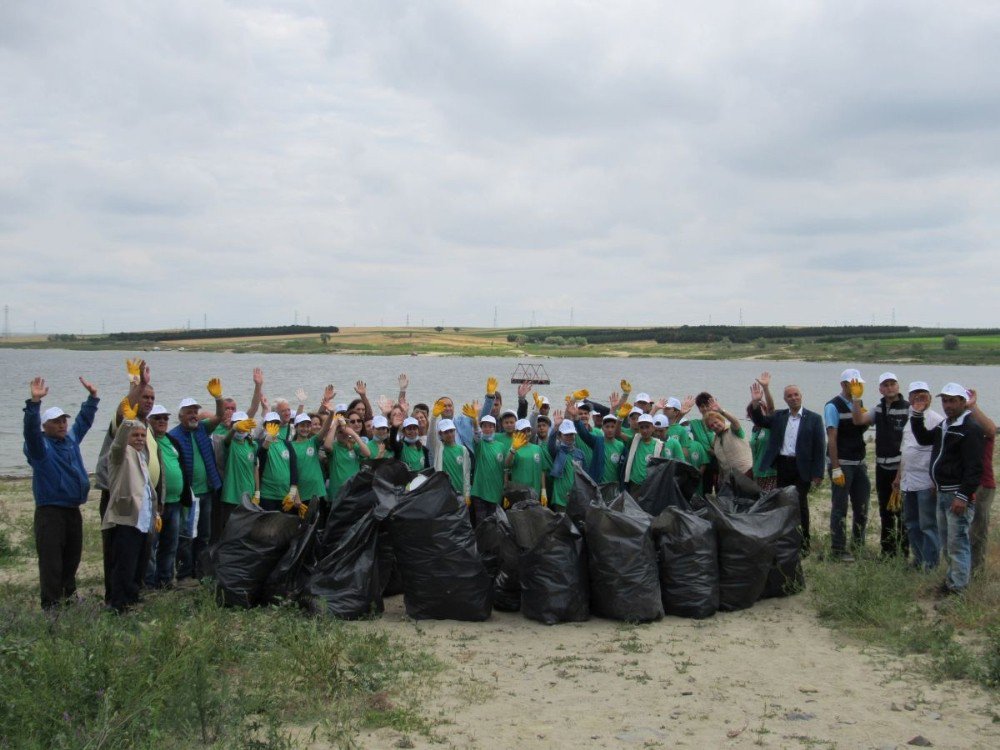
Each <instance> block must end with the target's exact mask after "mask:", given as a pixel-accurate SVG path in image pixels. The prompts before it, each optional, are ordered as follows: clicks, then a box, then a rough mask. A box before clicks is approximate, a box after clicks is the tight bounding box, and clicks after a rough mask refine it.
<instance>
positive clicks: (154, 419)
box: [146, 404, 191, 589]
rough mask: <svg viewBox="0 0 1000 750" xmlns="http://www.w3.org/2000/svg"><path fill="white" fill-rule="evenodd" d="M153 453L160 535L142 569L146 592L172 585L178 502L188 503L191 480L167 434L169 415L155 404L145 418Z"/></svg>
mask: <svg viewBox="0 0 1000 750" xmlns="http://www.w3.org/2000/svg"><path fill="white" fill-rule="evenodd" d="M146 419H147V421H148V423H149V427H150V430H151V432H152V433H153V438H154V439H155V440H156V450H157V452H158V454H159V457H160V477H161V483H162V486H163V492H162V498H161V499H162V501H163V512H162V513H161V514H160V517H161V518H162V519H163V523H162V526H161V528H160V531H159V532H158V533H156V534H154V537H153V543H152V545H151V547H150V555H149V564H148V565H147V567H146V585H147V586H148V587H150V588H158V589H159V588H167V587H169V586H171V585H173V582H174V563H175V561H176V560H177V543H178V541H179V539H180V532H181V504H182V501H183V502H185V503H187V504H188V505H190V503H191V499H190V498H191V477H190V475H189V474H188V472H187V471H186V469H185V467H184V464H183V463H182V462H181V454H180V449H179V446H178V445H177V444H176V440H175V438H173V437H172V436H170V435H168V434H167V427H168V425H169V422H170V412H168V411H167V410H166V408H164V407H163V406H161V405H160V404H155V405H154V406H153V408H152V409H151V410H150V412H149V414H148V415H147V417H146Z"/></svg>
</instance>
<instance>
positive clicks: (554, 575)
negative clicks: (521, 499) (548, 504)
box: [507, 503, 590, 625]
mask: <svg viewBox="0 0 1000 750" xmlns="http://www.w3.org/2000/svg"><path fill="white" fill-rule="evenodd" d="M507 516H508V518H509V519H510V525H511V528H512V530H513V535H514V541H515V542H517V546H518V550H519V554H518V574H519V576H520V579H521V611H522V612H523V613H524V616H525V617H527V618H529V619H531V620H538V621H540V622H544V623H545V624H546V625H554V624H556V623H559V622H582V621H583V620H586V619H587V618H588V617H589V616H590V605H589V599H590V596H589V582H588V577H587V557H586V551H585V550H584V544H583V535H582V534H581V533H580V532H579V530H578V529H577V528H576V526H574V525H573V522H572V521H571V520H570V518H569V516H567V515H566V514H564V513H554V512H552V511H551V510H549V509H548V508H543V507H542V506H541V505H537V504H534V503H520V504H518V505H516V506H514V507H513V508H511V509H510V511H508V513H507Z"/></svg>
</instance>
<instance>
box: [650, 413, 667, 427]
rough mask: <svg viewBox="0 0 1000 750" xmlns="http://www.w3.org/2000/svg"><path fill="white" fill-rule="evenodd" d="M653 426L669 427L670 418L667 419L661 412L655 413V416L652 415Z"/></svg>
mask: <svg viewBox="0 0 1000 750" xmlns="http://www.w3.org/2000/svg"><path fill="white" fill-rule="evenodd" d="M653 426H654V427H669V426H670V420H669V419H667V418H666V417H665V416H663V415H662V414H657V415H656V416H655V417H653Z"/></svg>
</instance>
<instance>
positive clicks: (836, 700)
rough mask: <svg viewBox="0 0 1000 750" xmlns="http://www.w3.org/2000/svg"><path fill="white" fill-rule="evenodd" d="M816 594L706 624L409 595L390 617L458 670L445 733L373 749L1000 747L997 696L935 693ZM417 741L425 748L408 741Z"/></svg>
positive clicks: (433, 699)
mask: <svg viewBox="0 0 1000 750" xmlns="http://www.w3.org/2000/svg"><path fill="white" fill-rule="evenodd" d="M807 597H808V594H802V595H799V596H797V597H793V598H789V599H772V600H766V601H762V602H759V603H758V604H757V605H756V606H755V607H754V608H753V609H751V610H747V611H743V612H735V613H724V614H718V615H716V616H715V617H714V618H711V619H708V620H703V621H693V620H683V619H678V618H673V617H668V618H666V619H664V620H662V621H661V622H658V623H653V624H649V625H640V626H630V625H625V624H622V623H615V622H610V621H607V620H599V619H594V620H591V621H589V622H586V623H580V624H567V625H560V626H554V627H546V626H544V625H541V624H539V623H535V622H531V621H529V620H526V619H524V618H523V617H522V616H521V615H519V614H507V613H502V612H497V613H494V615H493V617H492V619H491V620H490V621H489V622H485V623H456V622H427V621H422V622H419V623H415V622H412V621H410V620H408V619H407V618H406V617H405V614H404V612H403V606H402V600H401V599H402V598H401V597H395V598H393V599H390V600H389V601H387V611H386V615H385V617H384V618H383V619H382V620H381V621H380V622H379V623H377V626H378V627H380V628H382V629H383V630H385V631H387V632H389V633H392V634H393V635H395V636H398V637H400V638H402V639H404V641H406V642H407V643H412V644H413V646H414V648H421V649H425V650H429V651H431V652H432V653H434V654H435V655H437V656H438V658H440V659H441V660H442V661H443V662H444V663H445V664H446V669H445V670H444V672H443V673H442V674H441V675H440V676H439V678H438V684H437V685H436V686H435V689H434V690H433V691H432V694H431V696H430V697H429V699H428V700H427V701H426V702H425V704H424V705H425V708H426V712H427V716H428V717H429V718H430V719H432V720H434V721H437V722H439V724H438V726H437V727H436V728H435V729H434V731H433V737H432V738H427V737H422V736H420V735H417V734H409V735H406V739H404V735H402V734H401V733H400V732H398V731H395V730H390V729H381V730H377V731H372V732H369V733H366V734H364V735H362V737H361V738H360V743H361V745H362V746H363V747H370V748H380V747H455V748H465V747H469V748H495V747H508V748H529V747H530V748H560V747H574V746H575V747H600V748H605V747H607V748H615V747H637V748H652V747H664V748H666V747H694V748H716V747H720V748H743V747H746V748H749V747H790V748H794V747H824V748H832V747H837V748H895V747H904V746H907V743H909V742H910V741H911V740H912V739H914V738H915V737H917V736H918V735H919V736H922V737H923V738H925V739H927V740H929V741H930V742H931V743H933V746H934V747H945V748H997V747H1000V723H998V722H1000V719H996V718H994V716H995V714H994V712H996V711H997V710H998V709H997V706H996V705H995V702H994V699H993V698H991V697H990V696H989V695H988V694H987V693H985V692H984V691H982V690H980V689H978V688H977V687H975V686H973V685H971V684H968V683H960V682H947V683H942V684H937V685H934V684H931V683H929V682H928V681H927V680H926V679H925V678H923V677H921V676H919V674H916V673H915V672H914V670H913V668H912V667H913V664H912V662H911V661H908V660H907V659H902V658H896V657H893V656H889V655H887V654H886V653H884V652H882V651H879V650H872V651H871V652H869V653H865V652H863V651H862V650H861V648H860V647H859V646H858V645H856V644H851V643H849V642H846V641H844V640H841V641H838V639H837V637H836V634H835V633H834V632H832V631H831V630H829V629H827V628H825V627H823V626H822V625H820V624H819V623H818V621H817V620H816V617H815V615H814V614H813V613H812V610H811V609H810V607H809V602H808V598H807ZM407 740H409V741H410V742H412V745H411V744H409V742H407Z"/></svg>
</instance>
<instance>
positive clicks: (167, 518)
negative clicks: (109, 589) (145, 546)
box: [146, 503, 181, 589]
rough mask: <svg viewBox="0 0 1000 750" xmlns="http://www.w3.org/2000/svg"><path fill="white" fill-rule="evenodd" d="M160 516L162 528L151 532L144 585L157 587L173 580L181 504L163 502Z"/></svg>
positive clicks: (179, 530)
mask: <svg viewBox="0 0 1000 750" xmlns="http://www.w3.org/2000/svg"><path fill="white" fill-rule="evenodd" d="M160 518H162V519H163V528H162V529H160V533H159V534H153V537H152V538H153V544H152V549H151V550H150V553H149V564H148V565H147V566H146V585H147V586H149V587H150V588H158V589H159V588H163V587H164V586H169V585H170V584H171V583H173V580H174V564H175V563H176V561H177V542H178V540H179V539H180V534H181V504H180V503H167V504H165V505H164V506H163V513H161V514H160Z"/></svg>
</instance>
